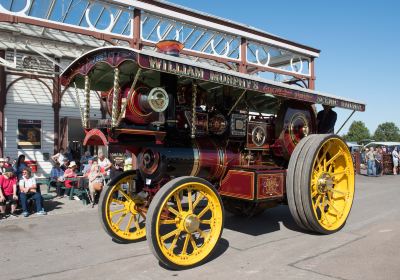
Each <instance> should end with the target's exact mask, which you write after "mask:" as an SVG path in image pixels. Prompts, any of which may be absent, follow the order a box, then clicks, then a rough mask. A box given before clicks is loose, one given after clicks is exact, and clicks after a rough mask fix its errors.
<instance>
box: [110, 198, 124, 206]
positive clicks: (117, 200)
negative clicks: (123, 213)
mask: <svg viewBox="0 0 400 280" xmlns="http://www.w3.org/2000/svg"><path fill="white" fill-rule="evenodd" d="M111 203H117V204H119V205H124V202H123V201H121V200H119V199H115V198H113V199H111Z"/></svg>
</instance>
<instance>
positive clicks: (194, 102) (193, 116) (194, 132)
mask: <svg viewBox="0 0 400 280" xmlns="http://www.w3.org/2000/svg"><path fill="white" fill-rule="evenodd" d="M196 99H197V84H196V83H193V85H192V127H191V128H192V129H191V135H190V137H191V138H192V139H194V138H195V137H196V122H197V121H196Z"/></svg>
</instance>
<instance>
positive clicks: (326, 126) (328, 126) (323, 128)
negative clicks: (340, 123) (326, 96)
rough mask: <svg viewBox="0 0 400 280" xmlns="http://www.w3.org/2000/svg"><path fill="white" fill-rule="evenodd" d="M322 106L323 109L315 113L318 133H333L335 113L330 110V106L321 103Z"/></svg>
mask: <svg viewBox="0 0 400 280" xmlns="http://www.w3.org/2000/svg"><path fill="white" fill-rule="evenodd" d="M322 107H323V108H324V109H323V110H322V111H319V112H318V114H317V127H318V133H324V134H325V133H333V130H334V128H335V123H336V119H337V114H336V112H335V111H333V110H332V108H333V107H332V106H329V105H322Z"/></svg>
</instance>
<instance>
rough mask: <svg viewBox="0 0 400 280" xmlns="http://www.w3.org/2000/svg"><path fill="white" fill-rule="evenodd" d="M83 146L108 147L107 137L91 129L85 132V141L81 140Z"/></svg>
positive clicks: (99, 131)
mask: <svg viewBox="0 0 400 280" xmlns="http://www.w3.org/2000/svg"><path fill="white" fill-rule="evenodd" d="M83 145H84V146H86V145H90V146H108V141H107V137H106V136H105V135H104V133H103V132H102V131H101V130H99V129H91V130H89V131H88V132H86V136H85V139H84V140H83Z"/></svg>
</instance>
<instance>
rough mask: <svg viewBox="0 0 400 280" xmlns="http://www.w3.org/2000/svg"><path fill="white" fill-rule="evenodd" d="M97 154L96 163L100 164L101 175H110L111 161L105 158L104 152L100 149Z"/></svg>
mask: <svg viewBox="0 0 400 280" xmlns="http://www.w3.org/2000/svg"><path fill="white" fill-rule="evenodd" d="M97 156H98V159H97V162H98V164H99V166H100V171H101V173H102V174H103V175H107V176H109V175H110V168H111V166H112V164H111V161H110V160H109V159H108V158H106V157H105V155H104V153H103V152H101V151H100V152H99V153H98V154H97Z"/></svg>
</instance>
